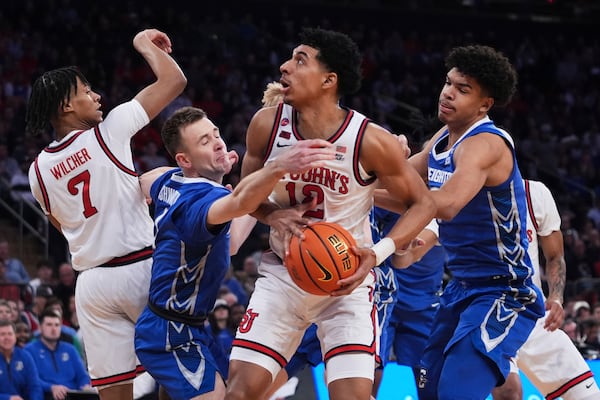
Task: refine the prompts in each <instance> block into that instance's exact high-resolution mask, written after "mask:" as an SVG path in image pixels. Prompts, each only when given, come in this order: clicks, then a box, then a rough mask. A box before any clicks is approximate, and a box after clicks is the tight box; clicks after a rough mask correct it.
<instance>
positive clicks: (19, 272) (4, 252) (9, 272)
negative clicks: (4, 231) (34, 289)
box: [0, 237, 30, 283]
mask: <svg viewBox="0 0 600 400" xmlns="http://www.w3.org/2000/svg"><path fill="white" fill-rule="evenodd" d="M0 260H4V264H5V266H6V272H5V278H6V280H7V281H8V282H15V283H27V282H29V279H30V278H29V274H28V273H27V270H26V269H25V266H24V265H23V263H22V262H21V260H19V259H18V258H14V257H11V256H10V244H9V243H8V239H6V238H4V237H0Z"/></svg>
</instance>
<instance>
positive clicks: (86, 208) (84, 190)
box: [67, 169, 98, 218]
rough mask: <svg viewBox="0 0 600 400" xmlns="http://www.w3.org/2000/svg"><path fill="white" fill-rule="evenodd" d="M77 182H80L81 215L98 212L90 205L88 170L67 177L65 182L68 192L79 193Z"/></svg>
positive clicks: (85, 215)
mask: <svg viewBox="0 0 600 400" xmlns="http://www.w3.org/2000/svg"><path fill="white" fill-rule="evenodd" d="M79 184H81V199H82V200H83V216H84V217H86V218H89V217H91V216H92V215H94V214H97V213H98V209H97V208H96V207H94V206H93V205H92V199H91V198H90V171H88V170H87V169H86V170H85V171H83V172H82V173H80V174H78V175H76V176H74V177H73V178H71V179H69V182H68V183H67V188H68V189H69V193H71V194H72V195H73V196H77V195H78V194H79V188H78V187H77V186H78V185H79Z"/></svg>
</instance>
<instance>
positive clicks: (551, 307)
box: [544, 299, 565, 332]
mask: <svg viewBox="0 0 600 400" xmlns="http://www.w3.org/2000/svg"><path fill="white" fill-rule="evenodd" d="M546 311H548V313H546V321H545V322H544V329H546V330H548V331H550V332H552V331H555V330H557V329H558V328H560V327H561V326H562V324H563V322H564V320H565V310H564V309H563V306H562V303H561V302H560V301H559V300H555V299H547V300H546Z"/></svg>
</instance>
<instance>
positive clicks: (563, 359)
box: [511, 180, 600, 400]
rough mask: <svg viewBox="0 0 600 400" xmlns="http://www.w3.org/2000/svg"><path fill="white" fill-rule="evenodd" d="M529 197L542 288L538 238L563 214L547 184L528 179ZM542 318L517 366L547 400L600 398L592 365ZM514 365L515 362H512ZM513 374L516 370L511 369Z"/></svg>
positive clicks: (556, 225)
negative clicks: (545, 326)
mask: <svg viewBox="0 0 600 400" xmlns="http://www.w3.org/2000/svg"><path fill="white" fill-rule="evenodd" d="M524 183H525V193H526V196H527V208H528V213H527V236H528V238H529V249H528V251H529V257H531V262H532V263H533V267H534V276H533V280H534V282H535V284H536V285H538V286H539V287H541V276H540V275H541V271H540V261H539V250H538V235H539V236H542V237H544V236H549V235H550V234H552V232H554V231H559V230H560V214H559V213H558V209H557V207H556V203H555V202H554V198H553V197H552V194H551V193H550V190H549V189H548V187H546V185H544V184H543V183H541V182H537V181H530V180H524ZM545 322H546V317H545V316H544V317H542V318H540V319H539V320H538V321H537V323H536V325H535V328H534V329H533V330H532V331H531V334H530V335H529V338H528V339H527V341H526V342H525V344H523V346H522V347H521V349H519V352H518V353H517V358H516V363H517V366H518V367H519V368H520V369H521V370H522V371H523V372H524V373H525V375H526V376H527V378H529V380H530V381H531V383H533V385H534V386H535V387H536V388H537V389H538V390H539V391H540V392H541V393H542V395H544V397H545V398H547V399H556V398H559V397H560V398H563V399H565V400H582V399H586V400H591V399H598V398H600V389H599V388H598V385H597V384H596V381H595V380H594V375H593V373H592V372H591V371H590V368H589V366H588V365H587V363H586V362H585V360H584V359H583V357H582V356H581V354H580V353H579V350H577V348H576V347H575V345H574V344H573V342H572V341H571V339H569V337H568V336H567V334H566V333H565V332H564V331H562V330H560V329H556V330H554V331H552V332H550V331H548V330H546V329H545V328H544V324H545ZM511 364H512V363H511ZM511 372H516V371H513V370H512V368H511Z"/></svg>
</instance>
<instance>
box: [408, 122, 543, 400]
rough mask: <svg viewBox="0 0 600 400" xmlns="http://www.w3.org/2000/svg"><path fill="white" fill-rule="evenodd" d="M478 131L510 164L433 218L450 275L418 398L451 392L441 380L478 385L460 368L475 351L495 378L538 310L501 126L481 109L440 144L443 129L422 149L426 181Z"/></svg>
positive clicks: (435, 184)
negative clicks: (489, 183) (496, 180)
mask: <svg viewBox="0 0 600 400" xmlns="http://www.w3.org/2000/svg"><path fill="white" fill-rule="evenodd" d="M482 132H483V133H492V134H496V135H499V136H501V137H502V138H503V139H504V140H505V141H506V143H507V146H509V148H510V149H511V150H512V154H513V165H514V167H513V171H512V172H511V174H510V176H509V178H508V179H507V180H506V181H505V182H503V183H502V184H500V185H498V186H495V187H483V188H482V189H481V190H480V191H479V192H478V193H477V194H476V195H475V197H474V198H473V199H472V200H471V201H470V202H469V203H468V204H467V205H465V207H464V208H463V209H462V210H461V211H460V212H459V213H458V214H457V215H456V216H455V217H454V218H453V219H452V220H450V221H439V225H440V234H439V238H440V242H441V243H442V245H443V246H444V249H445V250H446V252H447V253H448V269H449V270H450V271H451V273H452V275H453V278H452V280H451V281H450V283H449V284H448V286H447V287H446V288H445V290H444V293H443V295H442V297H441V301H440V309H439V311H438V313H437V315H436V319H435V321H434V325H433V331H432V333H431V337H430V340H429V342H428V345H427V348H426V349H425V354H424V356H423V360H422V366H423V369H422V370H421V380H420V382H419V383H420V388H419V389H420V390H419V398H420V399H438V398H444V399H446V398H448V399H450V398H453V396H452V394H451V393H437V387H438V383H440V382H441V384H440V386H441V387H444V388H450V389H448V390H451V388H452V387H456V385H457V384H461V385H462V384H463V382H464V385H466V386H463V387H468V388H472V390H473V393H480V392H481V390H482V387H481V386H478V385H484V384H485V383H483V382H486V380H485V378H486V377H483V376H482V373H483V374H485V372H482V371H479V370H478V371H477V372H478V374H479V375H478V379H476V380H469V379H468V376H465V374H463V375H460V374H461V372H460V371H462V372H465V370H464V369H462V368H463V367H464V366H469V365H471V366H473V365H478V364H477V363H478V362H481V357H480V355H478V353H479V354H483V355H484V356H485V357H484V358H486V359H487V360H488V361H487V363H489V362H490V361H491V362H492V363H494V364H495V365H496V367H497V368H496V369H495V370H494V369H492V370H494V373H495V375H494V376H491V377H489V376H488V377H487V378H488V379H489V380H494V382H495V383H502V381H503V378H502V377H506V375H507V374H508V372H509V358H510V357H512V356H514V355H515V354H516V352H517V350H518V349H519V347H521V345H522V344H523V343H524V342H525V340H526V339H527V337H528V336H529V333H530V332H531V330H532V329H533V327H534V325H535V322H536V320H537V319H538V318H540V317H541V316H542V315H543V314H544V305H543V301H542V295H541V292H540V291H539V289H538V288H537V287H536V286H535V285H534V284H533V282H532V281H531V276H532V275H533V268H532V265H531V261H530V260H529V256H528V255H527V233H526V232H527V231H526V222H527V205H526V198H525V190H524V186H523V180H522V178H521V174H520V172H519V169H518V166H517V161H516V158H515V152H514V145H513V141H512V138H511V137H510V136H509V135H508V133H507V132H505V131H503V130H501V129H499V128H498V127H496V126H495V125H494V124H493V122H492V121H491V120H490V119H489V118H487V117H486V118H484V119H482V120H480V121H478V122H477V123H476V124H474V125H473V126H472V127H471V128H470V129H469V130H467V132H466V133H465V134H464V135H463V136H462V137H460V138H459V139H458V140H457V142H456V143H455V144H454V145H453V146H452V147H451V148H450V149H446V147H447V144H448V132H447V131H446V132H445V133H444V134H443V135H442V136H440V138H439V139H438V140H437V141H436V143H435V144H434V146H433V149H432V151H431V152H430V154H429V163H428V164H429V165H428V178H429V186H430V187H431V188H432V190H435V189H436V188H439V187H441V186H442V185H443V184H444V182H446V181H447V180H448V179H449V178H450V176H451V175H452V173H453V172H454V169H455V165H454V160H453V154H454V151H455V150H456V148H457V146H459V145H460V143H461V142H462V141H463V140H465V139H467V138H469V137H472V136H474V135H477V134H480V133H482ZM463 339H464V340H463ZM487 363H486V364H487ZM444 364H445V365H444ZM488 365H489V364H488ZM442 367H443V370H442ZM452 379H455V380H456V381H455V382H454V384H452V383H451V380H452ZM489 380H488V381H489ZM496 380H497V382H496ZM438 395H439V397H438ZM486 395H487V394H486ZM454 398H455V397H454ZM474 398H475V397H474Z"/></svg>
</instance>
